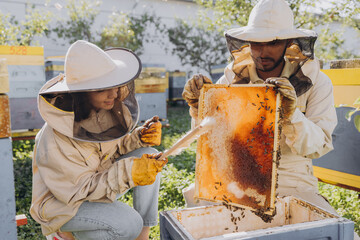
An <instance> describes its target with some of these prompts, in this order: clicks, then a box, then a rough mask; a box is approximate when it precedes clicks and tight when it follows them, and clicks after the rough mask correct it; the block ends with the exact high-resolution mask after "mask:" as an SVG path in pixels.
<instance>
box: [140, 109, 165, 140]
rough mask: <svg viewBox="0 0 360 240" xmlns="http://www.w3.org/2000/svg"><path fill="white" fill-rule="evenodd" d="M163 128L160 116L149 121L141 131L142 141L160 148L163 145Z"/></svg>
mask: <svg viewBox="0 0 360 240" xmlns="http://www.w3.org/2000/svg"><path fill="white" fill-rule="evenodd" d="M161 127H162V125H161V122H160V121H159V117H158V116H154V117H152V118H151V119H149V120H147V121H146V122H145V124H144V125H143V129H142V130H141V131H140V140H141V141H142V142H143V143H146V144H149V145H150V146H159V145H160V144H161Z"/></svg>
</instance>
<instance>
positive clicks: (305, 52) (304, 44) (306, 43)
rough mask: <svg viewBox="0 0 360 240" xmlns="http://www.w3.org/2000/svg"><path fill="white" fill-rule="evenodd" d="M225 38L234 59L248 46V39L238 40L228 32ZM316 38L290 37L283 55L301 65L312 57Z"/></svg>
mask: <svg viewBox="0 0 360 240" xmlns="http://www.w3.org/2000/svg"><path fill="white" fill-rule="evenodd" d="M225 38H226V44H227V48H228V49H229V51H230V53H231V56H232V58H233V60H235V61H236V58H237V56H238V55H239V52H241V51H243V50H244V49H246V48H247V47H249V46H250V42H249V41H244V40H240V39H238V38H235V37H232V36H230V35H229V34H225ZM316 39H317V37H316V36H313V37H301V38H296V39H291V40H292V43H291V46H290V47H289V48H288V49H287V50H286V52H285V56H286V57H287V58H288V59H289V60H290V61H296V62H299V63H300V65H303V64H304V63H305V62H306V61H307V60H308V59H314V44H315V41H316Z"/></svg>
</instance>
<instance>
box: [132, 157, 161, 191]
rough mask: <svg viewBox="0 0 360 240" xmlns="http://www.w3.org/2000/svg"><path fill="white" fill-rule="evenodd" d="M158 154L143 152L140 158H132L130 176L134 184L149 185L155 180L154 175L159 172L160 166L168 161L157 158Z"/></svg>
mask: <svg viewBox="0 0 360 240" xmlns="http://www.w3.org/2000/svg"><path fill="white" fill-rule="evenodd" d="M160 155H161V153H159V154H144V155H142V156H141V158H135V159H134V160H133V166H132V169H131V176H132V179H133V181H134V183H135V185H137V186H138V185H140V186H143V185H150V184H153V183H154V182H155V179H156V175H157V174H158V173H159V172H161V170H162V168H163V167H164V166H165V164H166V163H167V162H168V160H167V159H165V160H157V159H158V158H159V156H160Z"/></svg>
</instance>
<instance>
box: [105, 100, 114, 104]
mask: <svg viewBox="0 0 360 240" xmlns="http://www.w3.org/2000/svg"><path fill="white" fill-rule="evenodd" d="M105 104H106V105H113V104H114V101H111V102H105Z"/></svg>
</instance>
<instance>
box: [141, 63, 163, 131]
mask: <svg viewBox="0 0 360 240" xmlns="http://www.w3.org/2000/svg"><path fill="white" fill-rule="evenodd" d="M168 84H169V81H168V75H167V74H166V70H165V65H162V64H143V68H142V72H141V74H140V76H139V78H137V79H135V97H136V100H137V101H138V103H139V107H140V116H139V122H140V123H142V122H145V121H146V120H147V119H149V118H151V117H153V116H154V115H157V116H159V118H160V120H161V122H162V123H164V124H166V123H167V108H166V99H167V96H168V92H167V90H168Z"/></svg>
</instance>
